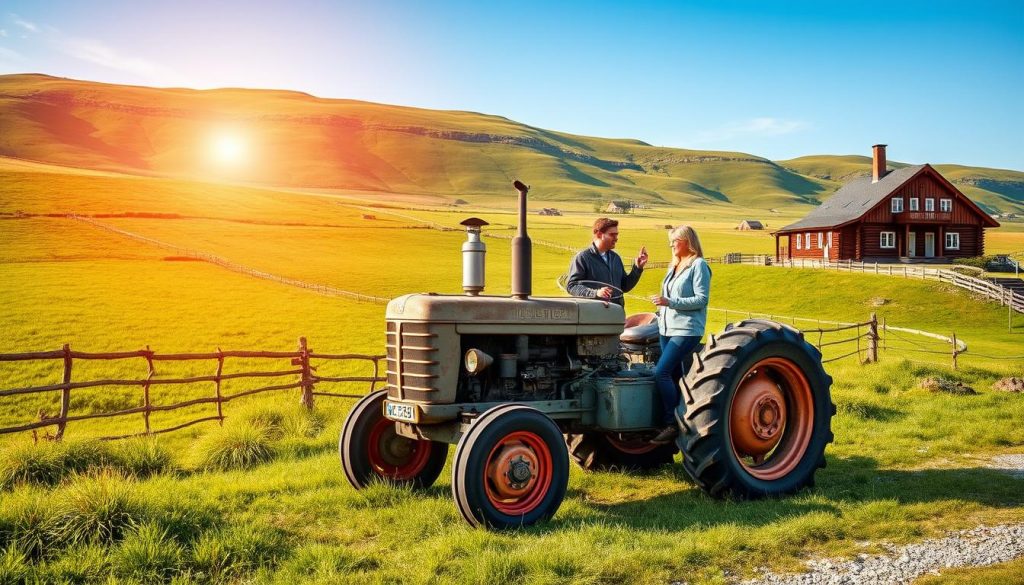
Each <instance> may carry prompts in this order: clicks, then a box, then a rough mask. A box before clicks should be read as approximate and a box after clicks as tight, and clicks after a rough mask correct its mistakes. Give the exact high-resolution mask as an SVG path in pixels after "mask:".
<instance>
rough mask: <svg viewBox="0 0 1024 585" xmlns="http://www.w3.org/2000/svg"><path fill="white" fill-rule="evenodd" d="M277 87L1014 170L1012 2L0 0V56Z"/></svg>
mask: <svg viewBox="0 0 1024 585" xmlns="http://www.w3.org/2000/svg"><path fill="white" fill-rule="evenodd" d="M14 72H42V73H48V74H51V75H59V76H66V77H73V78H79V79H89V80H96V81H106V82H113V83H130V84H139V85H156V86H186V87H197V88H210V87H254V88H285V89H294V90H300V91H305V92H308V93H312V94H314V95H317V96H321V97H335V98H353V99H362V100H368V101H374V102H383V103H391V104H402V105H409V106H418V107H424V108H438V109H457V110H472V111H477V112H485V113H488V114H497V115H502V116H506V117H508V118H511V119H513V120H516V121H519V122H523V123H526V124H530V125H533V126H539V127H542V128H547V129H552V130H560V131H565V132H572V133H576V134H585V135H591V136H604V137H621V138H638V139H640V140H644V141H646V142H649V143H652V144H657V145H662V146H673V147H680V148H699V149H715V150H736V151H742V152H748V153H752V154H756V155H760V156H766V157H769V158H772V159H776V160H778V159H785V158H792V157H796V156H802V155H807V154H861V155H866V156H867V155H870V147H871V145H872V144H875V143H879V142H881V143H886V144H889V149H888V155H889V158H890V159H893V160H899V161H904V162H910V163H922V162H931V163H961V164H968V165H977V166H988V167H996V168H1010V169H1016V170H1024V106H1022V104H1024V2H1019V1H1017V2H984V1H975V2H946V1H942V0H940V1H933V2H902V3H901V2H884V3H883V2H874V1H862V2H842V3H840V2H834V3H824V2H822V3H818V2H800V1H796V2H707V3H694V2H637V3H635V4H629V5H627V3H625V2H599V1H596V0H595V1H591V2H561V3H554V2H531V1H525V2H516V3H511V2H510V3H487V2H478V1H477V2H470V1H452V2H442V1H438V2H435V3H429V2H394V1H388V0H381V1H378V2H373V3H370V2H349V1H341V2H326V1H324V2H314V1H303V0H295V1H291V2H287V3H285V2H282V3H273V2H259V1H254V2H242V1H221V2H218V1H215V0H207V1H202V2H200V1H196V0H179V1H177V2H147V1H135V2H126V1H114V0H92V1H90V2H80V1H79V2H71V1H63V0H56V1H50V2H27V1H20V0H15V1H11V0H0V73H14Z"/></svg>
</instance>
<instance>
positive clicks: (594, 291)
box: [566, 217, 647, 306]
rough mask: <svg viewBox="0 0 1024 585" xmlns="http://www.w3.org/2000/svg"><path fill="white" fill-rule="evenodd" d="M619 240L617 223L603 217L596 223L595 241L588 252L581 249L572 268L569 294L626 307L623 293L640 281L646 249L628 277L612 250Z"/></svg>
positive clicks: (568, 287)
mask: <svg viewBox="0 0 1024 585" xmlns="http://www.w3.org/2000/svg"><path fill="white" fill-rule="evenodd" d="M618 241H619V222H618V220H614V219H608V218H607V217H601V218H598V219H597V221H595V222H594V242H593V243H592V244H591V245H590V247H589V248H587V249H586V250H580V252H579V253H578V254H576V256H575V257H574V258H573V259H572V264H571V265H570V266H569V282H568V283H567V286H566V289H567V290H568V291H569V294H571V295H572V296H574V297H586V298H590V299H604V300H606V301H608V302H611V303H615V304H617V305H622V306H625V303H626V300H625V299H624V298H623V294H624V293H627V292H629V291H630V290H632V289H633V287H634V286H636V283H638V282H640V276H641V275H642V274H643V271H644V266H646V265H647V247H646V246H644V247H642V248H640V253H639V254H637V257H636V260H634V262H633V267H632V269H631V270H630V271H629V274H626V267H625V266H624V265H623V264H622V258H620V257H619V255H618V254H616V253H615V252H614V251H612V250H613V249H614V248H615V244H616V243H617V242H618ZM616 289H617V290H616Z"/></svg>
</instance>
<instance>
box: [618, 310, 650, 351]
mask: <svg viewBox="0 0 1024 585" xmlns="http://www.w3.org/2000/svg"><path fill="white" fill-rule="evenodd" d="M625 327H626V328H625V329H624V330H623V331H622V334H621V335H619V341H621V342H622V343H625V344H628V345H652V344H656V343H658V342H659V338H658V315H657V314H656V313H637V314H636V315H630V316H629V317H627V318H626V325H625Z"/></svg>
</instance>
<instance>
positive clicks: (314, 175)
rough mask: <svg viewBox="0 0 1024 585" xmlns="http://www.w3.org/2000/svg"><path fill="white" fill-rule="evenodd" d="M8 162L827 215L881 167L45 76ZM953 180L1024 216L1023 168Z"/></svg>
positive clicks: (0, 147) (10, 78)
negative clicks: (812, 210) (517, 189)
mask: <svg viewBox="0 0 1024 585" xmlns="http://www.w3.org/2000/svg"><path fill="white" fill-rule="evenodd" d="M225 141H229V142H228V144H227V152H225V148H224V143H225ZM243 151H244V152H243ZM0 156H6V157H13V158H20V159H27V160H31V161H40V162H46V163H50V164H58V165H66V166H71V167H76V168H85V169H92V170H99V171H116V172H119V173H130V174H137V175H151V176H160V177H176V178H189V179H203V180H211V179H213V180H221V181H235V182H245V183H255V184H262V185H267V186H275V187H289V188H316V189H342V190H346V189H347V190H361V191H374V192H381V193H402V194H413V195H416V194H422V195H440V196H442V197H446V198H449V199H450V200H455V199H464V200H470V201H471V200H473V198H481V197H492V196H500V197H507V196H508V193H509V188H508V184H509V182H510V180H511V179H512V178H513V177H524V178H526V179H527V180H528V181H529V182H530V183H532V184H534V185H535V186H538V187H541V188H539V189H535V190H534V194H535V196H536V197H537V198H538V199H541V200H549V201H593V202H595V203H596V202H600V201H608V200H610V199H635V200H639V201H645V202H649V203H652V204H669V205H678V206H686V207H691V206H695V205H697V206H703V205H714V206H740V207H742V208H745V209H750V210H751V211H755V210H766V209H769V208H792V209H794V210H798V209H801V208H807V207H809V206H812V205H816V204H818V203H820V201H821V200H823V199H824V198H826V197H828V196H829V195H830V194H831V193H832V192H834V191H835V190H836V189H837V188H838V187H839V186H840V185H841V184H842V182H843V180H844V179H846V178H848V177H850V176H853V175H856V174H858V173H862V172H865V171H866V169H869V165H870V161H869V160H868V159H866V158H864V157H830V156H815V157H803V158H799V159H793V160H790V161H781V162H775V161H771V160H768V159H766V158H763V157H759V156H756V155H751V154H745V153H740V152H721V151H701V150H685V149H674V148H662V147H655V146H651V145H649V144H646V143H643V142H640V141H638V140H622V139H605V138H593V137H585V136H576V135H571V134H565V133H561V132H556V131H551V130H545V129H541V128H535V127H531V126H527V125H524V124H520V123H517V122H515V121H513V120H509V119H507V118H503V117H500V116H493V115H486V114H479V113H474V112H459V111H437V110H425V109H417V108H411V107H401V106H391V105H382V104H374V103H368V102H360V101H353V100H343V99H323V98H318V97H314V96H311V95H309V94H305V93H299V92H292V91H273V90H252V89H217V90H190V89H157V88H148V87H136V86H122V85H110V84H103V83H94V82H86V81H76V80H70V79H63V78H56V77H50V76H46V75H38V74H18V75H4V76H0ZM232 157H233V160H232ZM898 164H899V163H893V166H897V165H898ZM940 171H942V172H949V173H951V174H950V175H948V176H949V177H950V178H951V179H952V180H954V181H955V182H958V184H959V185H960V186H961V187H962V188H963V189H964V191H965V192H966V193H968V194H969V195H971V196H972V197H975V198H977V200H978V201H979V202H980V203H981V204H982V205H984V206H986V207H987V208H989V209H991V210H1001V211H1022V210H1024V204H1022V203H1024V173H1020V172H1016V171H998V170H992V169H980V168H971V167H952V166H950V167H949V168H948V171H947V169H946V168H940Z"/></svg>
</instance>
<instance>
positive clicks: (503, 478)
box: [487, 441, 538, 498]
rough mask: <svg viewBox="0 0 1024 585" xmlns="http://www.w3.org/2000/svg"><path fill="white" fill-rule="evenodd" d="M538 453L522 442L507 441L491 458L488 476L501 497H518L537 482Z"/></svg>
mask: <svg viewBox="0 0 1024 585" xmlns="http://www.w3.org/2000/svg"><path fill="white" fill-rule="evenodd" d="M537 470H538V461H537V454H536V453H534V452H533V450H532V449H530V448H529V447H527V446H526V445H524V444H523V443H521V442H518V441H517V442H514V443H507V444H505V445H504V446H503V447H502V448H501V450H500V451H499V452H498V453H496V454H495V456H494V457H493V459H491V464H490V465H489V466H488V469H487V477H488V479H489V480H490V482H491V484H492V485H493V486H494V489H495V491H496V492H497V495H498V496H499V497H501V498H518V497H521V496H522V495H523V494H526V493H527V492H529V491H530V490H531V489H532V488H533V486H534V484H536V483H537Z"/></svg>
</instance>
